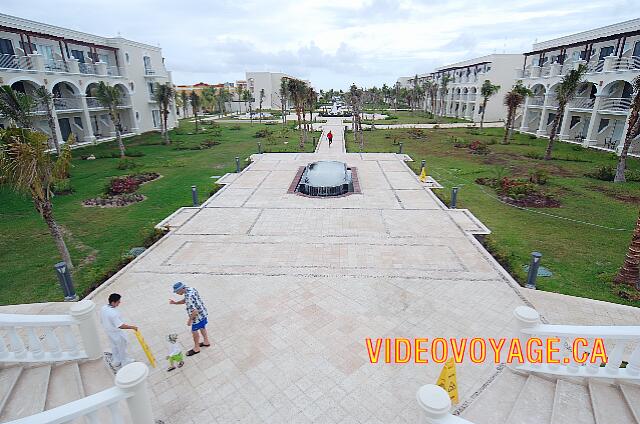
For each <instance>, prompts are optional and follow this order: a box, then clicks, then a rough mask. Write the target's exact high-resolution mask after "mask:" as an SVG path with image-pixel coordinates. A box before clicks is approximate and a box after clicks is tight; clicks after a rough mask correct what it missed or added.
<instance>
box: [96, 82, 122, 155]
mask: <svg viewBox="0 0 640 424" xmlns="http://www.w3.org/2000/svg"><path fill="white" fill-rule="evenodd" d="M96 98H97V99H98V102H100V104H101V105H102V106H103V107H105V108H107V110H108V111H109V117H110V118H111V122H113V126H114V127H115V130H116V139H117V140H118V147H119V148H120V158H124V157H125V151H124V143H123V142H122V131H121V128H122V125H121V124H120V114H119V113H118V106H120V105H121V104H122V91H120V90H119V89H117V88H116V87H113V86H111V85H107V84H105V83H104V81H100V83H98V88H97V89H96Z"/></svg>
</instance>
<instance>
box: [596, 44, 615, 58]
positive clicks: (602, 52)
mask: <svg viewBox="0 0 640 424" xmlns="http://www.w3.org/2000/svg"><path fill="white" fill-rule="evenodd" d="M611 53H613V46H607V47H602V48H601V49H600V58H599V59H600V60H604V58H605V57H607V56H611Z"/></svg>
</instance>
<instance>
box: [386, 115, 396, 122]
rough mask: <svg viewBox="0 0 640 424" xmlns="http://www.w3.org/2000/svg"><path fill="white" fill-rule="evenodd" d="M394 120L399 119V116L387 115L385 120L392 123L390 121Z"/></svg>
mask: <svg viewBox="0 0 640 424" xmlns="http://www.w3.org/2000/svg"><path fill="white" fill-rule="evenodd" d="M392 119H398V117H397V116H395V115H387V116H385V118H384V120H385V121H390V120H392Z"/></svg>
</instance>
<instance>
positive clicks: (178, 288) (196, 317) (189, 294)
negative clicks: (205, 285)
mask: <svg viewBox="0 0 640 424" xmlns="http://www.w3.org/2000/svg"><path fill="white" fill-rule="evenodd" d="M173 292H174V293H175V294H179V295H180V296H184V298H182V299H181V300H178V301H176V300H173V299H170V300H169V303H170V304H171V305H182V304H184V305H186V307H187V315H189V320H188V321H187V325H190V326H191V335H192V336H193V349H191V350H189V351H188V352H187V356H193V355H196V354H198V353H200V348H201V347H209V346H211V343H209V335H208V334H207V328H206V327H207V316H208V313H207V308H206V307H205V306H204V303H203V302H202V299H201V298H200V293H198V290H196V289H194V288H193V287H188V286H186V285H185V284H184V283H182V282H177V283H175V284H174V285H173ZM200 335H202V339H203V340H202V343H201V342H200Z"/></svg>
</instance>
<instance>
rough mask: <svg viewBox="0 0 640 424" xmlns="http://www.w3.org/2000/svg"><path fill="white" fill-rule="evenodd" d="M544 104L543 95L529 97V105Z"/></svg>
mask: <svg viewBox="0 0 640 424" xmlns="http://www.w3.org/2000/svg"><path fill="white" fill-rule="evenodd" d="M543 104H544V96H533V97H531V98H530V99H529V106H542V105H543Z"/></svg>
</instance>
